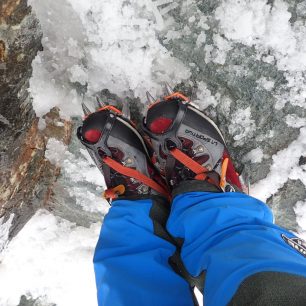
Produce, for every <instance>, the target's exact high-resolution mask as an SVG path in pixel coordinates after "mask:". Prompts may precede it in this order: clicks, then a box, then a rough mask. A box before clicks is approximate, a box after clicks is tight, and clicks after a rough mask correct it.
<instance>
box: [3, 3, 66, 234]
mask: <svg viewBox="0 0 306 306" xmlns="http://www.w3.org/2000/svg"><path fill="white" fill-rule="evenodd" d="M41 38H42V32H41V29H40V26H39V22H38V20H37V19H36V17H35V15H34V14H32V12H31V8H30V7H29V6H28V5H27V2H26V0H7V1H2V2H1V4H0V132H1V139H0V157H1V159H0V166H1V168H0V171H1V179H0V180H1V181H0V216H1V217H3V216H5V217H8V216H9V215H10V214H11V213H14V216H15V217H14V220H13V226H12V227H11V230H10V238H11V237H12V236H14V235H15V234H16V233H17V232H18V231H19V230H20V229H21V228H22V226H23V225H24V224H25V223H26V222H27V221H28V219H29V218H30V217H31V216H32V215H33V213H35V211H36V209H37V208H38V207H41V206H47V205H48V201H49V199H50V197H51V195H52V185H53V183H54V181H55V180H56V178H57V176H58V175H59V173H60V169H59V168H57V167H56V166H53V165H51V164H50V162H49V161H47V160H46V159H45V147H46V142H47V140H48V138H50V137H55V138H58V139H60V140H62V141H63V142H64V143H68V142H69V141H70V135H71V125H70V124H69V123H68V122H66V121H64V120H61V119H60V118H59V113H58V110H56V109H53V110H52V111H51V112H50V113H49V114H47V115H46V118H45V119H46V123H47V124H46V128H45V129H44V130H43V131H41V130H39V128H38V119H36V117H35V113H34V111H33V109H32V104H31V97H30V96H29V93H28V87H29V79H30V77H31V75H32V66H31V64H32V60H33V59H34V57H35V56H36V54H37V52H38V51H39V50H40V49H41ZM58 122H60V123H61V127H58V126H57V123H58Z"/></svg>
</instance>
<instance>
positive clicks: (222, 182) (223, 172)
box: [220, 158, 229, 189]
mask: <svg viewBox="0 0 306 306" xmlns="http://www.w3.org/2000/svg"><path fill="white" fill-rule="evenodd" d="M228 161H229V159H228V158H225V159H224V160H223V163H222V167H221V178H220V187H221V188H222V189H224V188H225V185H226V171H227V167H228Z"/></svg>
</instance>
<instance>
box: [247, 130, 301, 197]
mask: <svg viewBox="0 0 306 306" xmlns="http://www.w3.org/2000/svg"><path fill="white" fill-rule="evenodd" d="M305 152H306V127H303V128H301V129H300V135H299V137H298V138H297V139H296V140H295V141H293V142H292V143H291V144H290V145H289V146H288V148H286V149H284V150H282V151H279V152H278V153H277V154H275V155H274V156H273V164H272V166H271V167H270V173H269V174H268V175H267V177H266V178H264V179H263V180H261V181H259V182H257V183H255V184H254V185H252V187H251V195H253V196H254V197H256V198H258V199H260V200H262V201H264V202H265V201H266V200H267V199H268V198H269V197H270V196H271V195H273V194H274V193H276V192H277V190H278V189H280V188H281V187H282V186H283V185H284V184H285V183H286V181H287V180H288V178H289V179H292V180H297V179H300V180H301V181H302V183H303V184H304V185H305V186H306V172H305V170H304V169H303V168H302V167H300V166H299V159H300V157H301V156H303V154H305Z"/></svg>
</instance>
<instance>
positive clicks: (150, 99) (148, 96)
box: [146, 91, 156, 104]
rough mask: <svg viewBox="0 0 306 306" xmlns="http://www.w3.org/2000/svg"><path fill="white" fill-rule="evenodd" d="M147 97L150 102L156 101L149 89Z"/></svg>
mask: <svg viewBox="0 0 306 306" xmlns="http://www.w3.org/2000/svg"><path fill="white" fill-rule="evenodd" d="M146 94H147V99H148V102H149V104H152V103H154V102H155V101H156V99H155V98H154V97H153V96H152V95H151V94H150V93H149V92H148V91H147V93H146Z"/></svg>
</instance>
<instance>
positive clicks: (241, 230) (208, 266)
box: [167, 182, 306, 306]
mask: <svg viewBox="0 0 306 306" xmlns="http://www.w3.org/2000/svg"><path fill="white" fill-rule="evenodd" d="M184 184H187V185H188V182H185V183H184ZM190 184H191V185H192V183H191V182H190ZM197 187H199V186H197ZM183 188H184V187H183V186H181V188H180V189H183ZM189 188H190V186H189ZM195 190H199V188H196V189H195ZM272 219H273V217H272V213H271V211H270V209H269V208H268V207H267V206H266V205H265V204H264V203H262V202H260V201H259V200H257V199H254V198H252V197H249V196H247V195H245V194H242V193H211V192H201V191H195V192H187V193H183V194H180V195H177V196H176V197H175V199H174V201H173V203H172V212H171V215H170V218H169V220H168V224H167V228H168V230H169V232H170V233H171V234H172V235H173V236H174V237H179V238H182V239H183V241H184V243H183V246H182V250H181V257H182V260H183V263H184V264H185V267H186V269H187V270H188V271H189V273H190V274H191V275H192V276H198V275H200V274H201V273H202V272H204V279H205V280H204V284H202V286H203V292H204V301H205V305H206V306H207V305H208V306H209V305H213V306H214V305H218V306H222V305H227V304H228V303H229V305H274V306H276V305H277V306H279V305H306V259H305V258H304V257H303V255H302V254H301V253H299V252H298V251H297V250H295V249H294V248H293V247H291V246H289V244H287V243H286V242H285V240H286V238H285V237H288V238H292V237H293V235H292V234H291V233H290V232H288V231H286V230H285V229H282V228H280V227H278V226H276V225H274V224H273V223H272V222H273V220H272ZM283 235H284V236H283ZM301 249H302V248H301ZM305 251H306V249H305ZM276 272H277V273H276ZM301 276H302V277H301Z"/></svg>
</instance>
